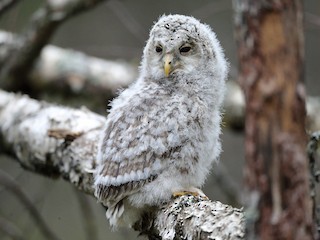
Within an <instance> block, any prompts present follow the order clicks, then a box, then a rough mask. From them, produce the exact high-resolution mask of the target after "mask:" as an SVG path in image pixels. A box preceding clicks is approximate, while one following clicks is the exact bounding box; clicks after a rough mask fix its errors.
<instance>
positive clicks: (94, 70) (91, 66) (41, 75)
mask: <svg viewBox="0 0 320 240" xmlns="http://www.w3.org/2000/svg"><path fill="white" fill-rule="evenodd" d="M0 43H1V44H0V62H3V61H4V60H5V58H6V56H7V55H8V54H10V51H11V50H10V49H17V48H18V47H19V46H20V45H21V44H22V41H21V38H19V37H18V36H16V35H14V34H11V33H8V32H5V31H0ZM136 76H137V68H135V67H134V66H132V65H130V64H128V63H125V62H121V61H108V60H104V59H100V58H95V57H90V56H87V55H86V54H84V53H82V52H78V51H74V50H67V49H62V48H59V47H56V46H52V45H47V46H46V47H44V49H43V50H42V52H41V54H40V56H39V58H38V59H37V61H36V63H35V65H34V67H33V69H32V70H31V73H30V75H29V78H30V79H31V85H32V86H33V87H34V88H35V89H37V92H46V91H48V90H50V91H52V90H54V89H56V90H57V91H56V92H60V93H61V92H65V90H66V89H69V90H70V91H71V92H72V93H74V94H79V93H82V94H83V93H86V94H88V95H90V96H92V94H93V93H94V94H95V96H97V95H101V96H104V101H105V100H106V96H108V95H112V96H113V95H114V93H115V92H116V90H118V89H119V88H121V87H126V86H128V85H129V84H130V83H131V82H133V80H134V79H135V78H136ZM108 93H109V94H108Z"/></svg>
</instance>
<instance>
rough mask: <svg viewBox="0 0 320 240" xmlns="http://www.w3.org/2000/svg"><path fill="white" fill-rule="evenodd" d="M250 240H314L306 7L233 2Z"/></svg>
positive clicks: (284, 0) (289, 0)
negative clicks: (242, 103) (305, 73)
mask: <svg viewBox="0 0 320 240" xmlns="http://www.w3.org/2000/svg"><path fill="white" fill-rule="evenodd" d="M234 8H235V11H236V15H235V26H236V29H235V33H236V40H237V44H238V55H239V67H240V76H239V81H240V85H241V87H242V89H243V91H244V93H245V99H246V122H245V135H246V140H245V147H246V166H245V172H244V174H245V185H246V188H247V191H248V194H246V195H247V197H248V198H247V204H248V205H249V212H250V215H249V217H248V223H249V224H248V226H247V231H248V236H247V237H248V239H313V237H314V227H313V223H312V208H311V201H310V192H309V182H308V180H309V175H308V161H307V156H306V153H305V150H306V141H307V138H306V132H305V120H306V119H305V116H306V115H305V97H306V96H305V90H304V85H303V61H304V50H303V27H302V25H303V21H302V20H303V19H302V3H301V1H300V0H281V1H253V0H244V1H234Z"/></svg>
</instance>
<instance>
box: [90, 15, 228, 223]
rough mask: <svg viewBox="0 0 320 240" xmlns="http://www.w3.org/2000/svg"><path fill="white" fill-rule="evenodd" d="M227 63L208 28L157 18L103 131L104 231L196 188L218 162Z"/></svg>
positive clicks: (100, 189)
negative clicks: (137, 69) (132, 77)
mask: <svg viewBox="0 0 320 240" xmlns="http://www.w3.org/2000/svg"><path fill="white" fill-rule="evenodd" d="M227 71H228V64H227V62H226V60H225V57H224V53H223V50H222V48H221V46H220V43H219V41H218V40H217V38H216V35H215V33H214V32H213V31H212V30H211V28H210V27H209V26H208V25H205V24H202V23H200V22H199V21H198V20H197V19H195V18H193V17H188V16H183V15H168V16H162V17H160V19H159V20H158V22H156V23H155V24H154V26H153V27H152V29H151V31H150V35H149V40H148V41H147V44H146V46H145V48H144V51H143V57H142V62H141V67H140V76H139V78H138V79H137V81H135V82H134V83H133V84H132V85H131V86H130V87H129V88H127V89H126V90H124V91H123V92H121V94H120V95H119V96H118V97H117V98H116V99H114V100H113V101H112V103H111V110H110V112H109V115H108V117H107V121H106V126H105V130H104V131H103V134H102V138H101V142H100V145H99V152H98V156H97V168H96V170H95V173H94V179H95V181H94V188H95V196H96V197H97V198H98V200H99V201H101V202H102V203H103V204H104V205H105V206H106V207H107V208H108V209H107V212H106V216H107V218H108V219H109V221H110V224H111V225H112V226H121V225H131V224H133V223H134V222H135V221H137V220H138V219H139V217H140V214H141V213H142V212H143V211H145V209H147V208H148V207H149V206H158V205H160V204H162V203H163V202H166V201H169V200H170V198H171V197H172V196H173V195H175V194H179V193H181V192H193V193H198V194H201V193H202V192H201V190H199V189H198V188H200V187H201V186H202V185H203V183H204V181H205V179H206V177H207V175H208V173H209V171H210V168H211V165H212V163H213V162H214V161H215V160H216V159H217V158H218V157H219V154H220V151H221V144H220V140H219V135H220V131H221V130H220V122H221V104H222V101H223V97H224V92H225V80H226V76H227Z"/></svg>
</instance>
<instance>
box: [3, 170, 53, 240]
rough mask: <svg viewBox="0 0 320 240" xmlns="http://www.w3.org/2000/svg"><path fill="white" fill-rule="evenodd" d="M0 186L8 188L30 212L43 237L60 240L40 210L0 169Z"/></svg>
mask: <svg viewBox="0 0 320 240" xmlns="http://www.w3.org/2000/svg"><path fill="white" fill-rule="evenodd" d="M0 184H1V185H3V186H5V187H7V189H8V190H9V191H11V192H12V193H13V194H14V195H15V196H16V197H17V198H18V199H19V200H20V202H21V203H22V204H23V205H24V206H25V208H26V210H27V211H29V213H30V215H31V216H32V218H33V220H34V221H35V223H36V224H37V226H38V227H39V229H40V231H41V232H42V234H43V236H45V237H46V239H50V240H58V239H59V238H58V237H57V236H56V235H55V234H54V233H53V232H52V231H51V229H50V228H49V227H48V226H47V224H46V223H45V221H44V219H43V218H42V217H41V215H40V213H39V212H38V210H37V209H36V208H35V206H34V205H33V203H32V202H31V201H30V200H29V198H28V197H27V196H26V195H25V193H24V192H23V191H22V190H21V188H20V186H19V185H18V184H17V183H16V182H15V181H14V180H13V179H12V178H11V177H10V176H9V175H8V174H7V173H5V172H4V171H2V170H1V169H0Z"/></svg>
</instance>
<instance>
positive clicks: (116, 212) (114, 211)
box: [106, 200, 124, 229]
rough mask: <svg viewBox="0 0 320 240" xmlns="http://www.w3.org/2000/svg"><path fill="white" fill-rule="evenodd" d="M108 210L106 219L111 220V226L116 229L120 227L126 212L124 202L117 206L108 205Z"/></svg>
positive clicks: (118, 203)
mask: <svg viewBox="0 0 320 240" xmlns="http://www.w3.org/2000/svg"><path fill="white" fill-rule="evenodd" d="M106 205H107V207H108V209H107V211H106V217H107V219H108V220H109V223H110V226H111V227H112V228H113V229H115V228H117V226H119V225H120V224H119V219H121V217H122V215H123V212H124V204H123V201H122V200H121V201H119V202H117V203H116V204H113V205H109V204H106Z"/></svg>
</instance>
